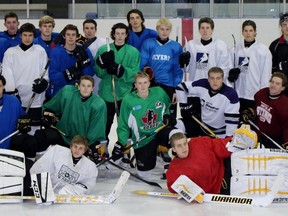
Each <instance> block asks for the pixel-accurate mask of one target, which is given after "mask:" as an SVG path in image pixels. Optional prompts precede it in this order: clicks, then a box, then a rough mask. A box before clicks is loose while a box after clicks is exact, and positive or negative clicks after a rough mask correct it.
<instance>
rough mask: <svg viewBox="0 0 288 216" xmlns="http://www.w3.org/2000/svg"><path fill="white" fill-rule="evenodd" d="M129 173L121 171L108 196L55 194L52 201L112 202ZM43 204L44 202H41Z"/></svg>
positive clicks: (10, 197) (70, 202)
mask: <svg viewBox="0 0 288 216" xmlns="http://www.w3.org/2000/svg"><path fill="white" fill-rule="evenodd" d="M129 177H130V173H129V172H127V171H123V172H122V174H121V176H120V178H119V180H118V182H117V184H116V186H115V187H114V189H113V190H112V192H111V193H110V194H109V195H108V196H101V195H57V196H56V197H55V201H54V202H53V203H62V204H66V203H67V204H73V203H74V204H75V203H80V204H112V203H114V202H115V201H116V200H117V198H118V197H119V196H120V194H121V192H122V190H123V188H124V187H125V185H126V183H127V181H128V179H129ZM0 199H23V200H35V196H0ZM43 204H45V202H43Z"/></svg>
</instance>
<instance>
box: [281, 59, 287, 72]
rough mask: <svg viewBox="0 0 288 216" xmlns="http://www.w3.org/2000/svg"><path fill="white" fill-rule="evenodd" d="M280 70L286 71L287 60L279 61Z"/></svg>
mask: <svg viewBox="0 0 288 216" xmlns="http://www.w3.org/2000/svg"><path fill="white" fill-rule="evenodd" d="M279 69H280V71H285V72H288V61H282V62H280V63H279Z"/></svg>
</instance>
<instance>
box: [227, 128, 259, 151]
mask: <svg viewBox="0 0 288 216" xmlns="http://www.w3.org/2000/svg"><path fill="white" fill-rule="evenodd" d="M226 147H227V149H228V151H230V152H236V151H239V150H244V149H247V148H256V147H257V134H256V133H255V132H254V131H252V130H251V129H250V125H246V124H242V125H241V127H240V128H239V129H236V130H235V131H234V134H233V138H232V140H231V141H230V142H228V143H227V145H226Z"/></svg>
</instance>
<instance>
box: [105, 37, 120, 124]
mask: <svg viewBox="0 0 288 216" xmlns="http://www.w3.org/2000/svg"><path fill="white" fill-rule="evenodd" d="M106 46H107V52H109V51H110V44H109V38H108V37H107V38H106ZM111 83H112V91H113V100H114V106H115V113H116V116H117V119H118V117H119V107H118V103H117V92H116V86H115V76H114V75H112V76H111Z"/></svg>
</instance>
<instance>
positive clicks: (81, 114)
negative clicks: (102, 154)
mask: <svg viewBox="0 0 288 216" xmlns="http://www.w3.org/2000/svg"><path fill="white" fill-rule="evenodd" d="M43 110H47V111H52V112H54V113H55V115H56V116H58V117H59V121H58V122H57V125H56V127H57V128H58V129H59V130H61V131H62V132H64V133H65V134H66V136H63V139H64V141H65V143H66V144H67V145H70V142H71V138H73V137H74V136H76V135H78V134H79V135H82V136H85V137H86V138H87V139H88V142H89V143H88V144H89V145H90V144H92V143H94V142H95V141H102V140H105V139H106V134H105V133H106V132H105V127H103V125H106V115H107V110H106V104H105V102H104V101H103V99H102V98H100V97H98V96H96V95H91V96H90V97H89V98H88V99H87V100H83V101H82V99H81V94H80V91H79V90H78V88H76V87H74V86H70V85H67V86H65V87H63V88H62V89H61V90H60V91H59V92H58V93H57V94H56V95H55V96H54V97H53V98H52V99H51V100H50V101H48V102H47V103H46V104H44V105H43Z"/></svg>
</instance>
